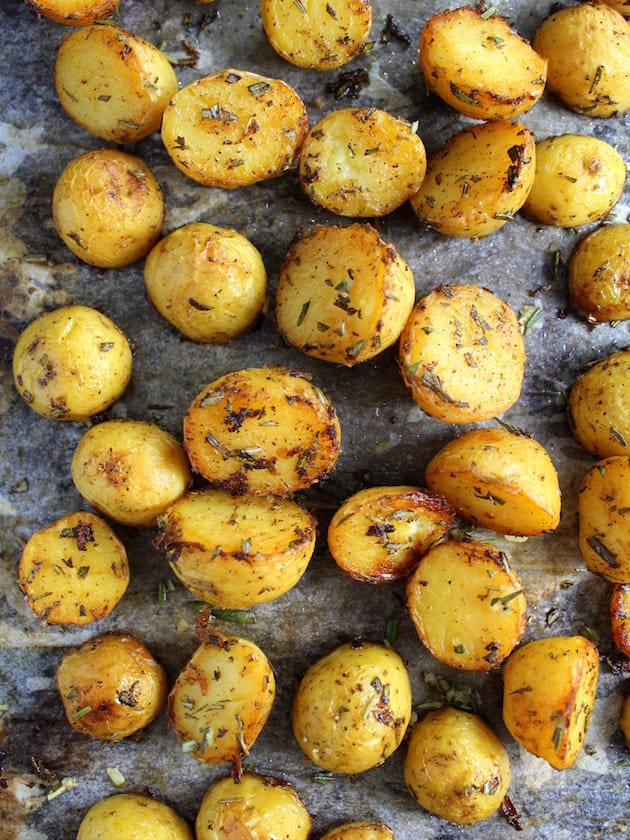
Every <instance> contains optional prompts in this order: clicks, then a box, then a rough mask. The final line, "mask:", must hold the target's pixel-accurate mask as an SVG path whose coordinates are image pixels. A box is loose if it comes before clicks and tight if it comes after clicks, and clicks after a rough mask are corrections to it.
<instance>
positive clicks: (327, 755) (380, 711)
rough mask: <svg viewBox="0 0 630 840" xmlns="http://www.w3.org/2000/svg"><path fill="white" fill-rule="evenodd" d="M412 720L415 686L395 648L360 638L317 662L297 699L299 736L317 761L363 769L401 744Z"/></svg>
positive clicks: (327, 766)
mask: <svg viewBox="0 0 630 840" xmlns="http://www.w3.org/2000/svg"><path fill="white" fill-rule="evenodd" d="M410 718H411V685H410V682H409V675H408V674H407V669H406V668H405V664H404V662H403V660H402V659H401V657H400V656H399V655H398V654H397V653H396V652H395V651H394V650H392V649H391V648H388V647H385V646H384V645H377V644H374V643H373V642H364V641H359V640H356V641H354V642H349V643H347V644H343V645H341V646H339V647H337V648H335V649H334V650H333V651H331V652H330V653H328V654H326V655H325V656H323V657H322V658H321V659H319V660H318V661H317V662H315V663H313V665H311V666H310V668H309V669H308V670H307V671H306V673H305V675H304V676H303V677H302V680H301V681H300V684H299V686H298V689H297V691H296V693H295V696H294V698H293V706H292V710H291V721H292V725H293V734H294V735H295V739H296V741H297V743H298V745H299V747H300V749H301V750H302V751H303V752H304V754H305V755H306V756H307V758H309V759H310V760H311V761H312V762H313V763H314V764H317V765H318V766H319V767H323V768H324V770H330V771H332V772H334V773H351V774H355V773H363V772H364V771H365V770H369V769H370V768H372V767H377V766H378V765H380V764H382V763H383V762H384V761H385V760H386V759H387V758H388V757H389V756H390V755H391V754H392V753H393V752H394V750H396V748H397V747H398V746H399V745H400V742H401V741H402V739H403V736H404V734H405V732H406V730H407V726H408V724H409V720H410Z"/></svg>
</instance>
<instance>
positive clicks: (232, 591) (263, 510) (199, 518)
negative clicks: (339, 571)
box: [156, 488, 317, 609]
mask: <svg viewBox="0 0 630 840" xmlns="http://www.w3.org/2000/svg"><path fill="white" fill-rule="evenodd" d="M159 525H160V533H159V535H158V538H157V540H156V545H157V546H158V547H159V548H162V549H164V550H165V552H166V557H167V559H169V560H170V562H171V568H172V569H173V571H174V572H175V574H176V575H177V577H178V578H179V579H180V580H181V582H182V583H183V584H184V586H186V587H187V588H188V589H189V590H190V591H191V592H192V593H193V595H195V596H196V597H197V598H200V599H201V600H202V601H207V602H209V603H211V604H213V605H214V606H216V607H224V608H227V609H242V608H245V607H252V606H254V605H256V604H264V603H266V602H268V601H273V600H274V599H275V598H279V597H280V595H284V593H285V592H288V591H289V589H292V588H293V587H294V586H295V585H296V583H297V582H298V581H299V579H300V578H301V577H302V575H303V574H304V572H305V571H306V567H307V566H308V562H309V560H310V559H311V555H312V554H313V549H314V548H315V536H316V531H317V521H316V519H315V517H314V516H313V514H312V513H310V512H309V511H308V510H307V509H306V508H304V507H302V506H301V505H299V504H297V503H296V502H293V501H291V500H289V499H282V498H278V497H274V496H232V495H231V494H230V493H228V492H227V490H215V489H213V488H208V489H205V490H197V491H193V492H190V493H186V494H185V495H184V496H182V497H181V498H180V499H179V500H178V501H176V502H175V504H173V505H171V507H169V508H168V510H167V511H166V512H165V513H164V514H163V516H161V517H160V521H159Z"/></svg>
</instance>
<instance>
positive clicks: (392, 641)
mask: <svg viewBox="0 0 630 840" xmlns="http://www.w3.org/2000/svg"><path fill="white" fill-rule="evenodd" d="M397 639H398V619H397V618H390V619H388V621H387V625H386V627H385V638H384V639H383V641H384V642H385V644H386V645H387V647H388V648H394V646H395V645H396V641H397Z"/></svg>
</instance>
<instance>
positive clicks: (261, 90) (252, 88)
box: [247, 82, 271, 98]
mask: <svg viewBox="0 0 630 840" xmlns="http://www.w3.org/2000/svg"><path fill="white" fill-rule="evenodd" d="M247 90H248V91H249V92H250V93H251V95H252V96H255V97H256V98H258V97H259V96H263V95H264V94H265V93H267V92H268V91H270V90H271V85H270V84H269V82H254V84H252V85H247Z"/></svg>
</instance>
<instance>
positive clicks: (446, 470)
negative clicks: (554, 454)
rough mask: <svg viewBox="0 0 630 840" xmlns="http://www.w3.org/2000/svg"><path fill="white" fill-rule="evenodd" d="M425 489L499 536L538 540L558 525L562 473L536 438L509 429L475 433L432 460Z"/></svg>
mask: <svg viewBox="0 0 630 840" xmlns="http://www.w3.org/2000/svg"><path fill="white" fill-rule="evenodd" d="M426 482H427V486H428V487H429V488H430V489H431V490H434V491H435V492H436V493H440V494H441V495H442V496H444V498H445V499H446V500H447V501H448V502H450V504H452V505H453V507H454V508H455V510H456V511H457V512H458V513H460V514H461V515H462V516H464V517H466V519H469V520H470V521H471V522H474V523H475V524H477V525H480V526H482V527H483V528H491V529H492V530H493V531H497V532H498V533H499V534H514V535H520V536H535V535H536V534H542V533H544V532H545V531H553V530H554V529H555V528H557V527H558V524H559V521H560V486H559V483H558V474H557V473H556V469H555V467H554V465H553V463H552V461H551V458H550V457H549V455H548V454H547V452H546V450H545V449H544V448H543V447H542V446H541V445H540V444H539V443H537V442H536V441H535V440H532V439H531V438H530V437H527V436H525V435H519V434H515V433H513V432H510V431H508V430H507V429H496V428H487V429H472V430H471V431H469V432H466V433H465V434H463V435H460V436H459V437H457V438H454V439H453V440H451V441H450V442H449V443H447V444H446V445H445V446H444V447H443V448H442V449H440V451H439V452H438V453H437V454H436V455H435V456H434V457H433V458H432V459H431V461H430V462H429V464H428V466H427V470H426Z"/></svg>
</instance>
